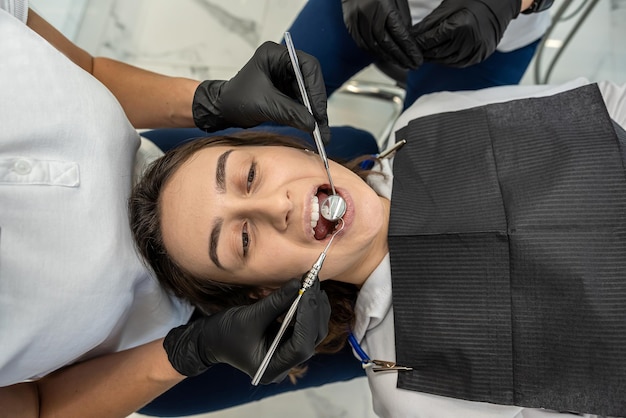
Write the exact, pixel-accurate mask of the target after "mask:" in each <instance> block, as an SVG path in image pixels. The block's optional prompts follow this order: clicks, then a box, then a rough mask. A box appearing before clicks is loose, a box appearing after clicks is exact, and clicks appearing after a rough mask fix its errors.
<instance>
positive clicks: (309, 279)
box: [252, 218, 344, 386]
mask: <svg viewBox="0 0 626 418" xmlns="http://www.w3.org/2000/svg"><path fill="white" fill-rule="evenodd" d="M339 221H340V222H341V226H340V227H339V228H337V229H336V230H335V232H334V233H333V235H332V236H331V237H330V240H329V241H328V244H326V247H324V251H322V253H321V254H320V256H319V257H318V258H317V260H316V261H315V263H313V267H311V270H309V272H308V273H307V274H306V275H305V276H304V279H303V280H302V286H301V287H300V290H299V291H298V296H297V297H296V299H295V300H294V301H293V303H292V304H291V306H290V307H289V310H288V311H287V314H286V315H285V319H283V323H282V324H281V325H280V328H279V330H278V333H277V334H276V337H274V341H272V345H270V348H269V349H268V350H267V353H266V354H265V357H263V361H262V362H261V365H260V366H259V369H258V370H257V372H256V373H255V375H254V377H253V378H252V385H253V386H257V385H258V384H259V382H260V381H261V378H262V377H263V373H265V370H266V369H267V366H269V364H270V360H272V356H273V355H274V352H275V351H276V348H277V347H278V343H279V342H280V339H281V338H282V336H283V334H284V333H285V330H286V329H287V327H288V326H289V323H290V322H291V319H292V318H293V316H294V315H295V313H296V309H297V308H298V304H299V303H300V299H302V295H303V294H304V292H306V291H307V289H308V288H310V287H311V286H313V283H315V280H317V278H318V275H319V273H320V270H321V269H322V265H323V264H324V260H325V259H326V254H327V253H328V249H329V248H330V244H332V242H333V240H334V239H335V236H337V234H338V233H340V232H341V231H342V230H343V227H344V223H343V219H341V218H339Z"/></svg>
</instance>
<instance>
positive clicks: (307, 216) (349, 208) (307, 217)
mask: <svg viewBox="0 0 626 418" xmlns="http://www.w3.org/2000/svg"><path fill="white" fill-rule="evenodd" d="M320 187H322V188H329V187H330V186H328V185H326V184H320V185H318V186H315V187H313V188H312V190H311V191H310V193H309V194H308V195H306V196H307V197H306V201H305V202H304V205H303V207H304V214H303V215H304V216H303V217H302V218H303V223H304V234H305V236H306V237H307V238H308V239H310V240H315V241H318V240H316V239H315V234H314V232H313V228H311V200H312V198H313V196H316V195H317V191H318V189H319V188H320ZM335 192H337V194H338V195H339V196H341V197H342V198H343V199H344V200H345V201H346V213H344V215H343V217H342V219H343V223H344V225H343V230H342V231H341V233H340V234H338V236H337V238H336V239H339V238H340V236H341V235H343V234H345V232H346V231H347V229H348V228H349V227H350V225H352V222H353V220H354V202H353V200H352V197H351V196H350V193H348V191H347V190H345V189H342V188H339V187H336V186H335ZM320 203H321V202H320ZM320 216H322V215H321V214H320ZM329 239H330V235H329V236H327V237H326V238H324V239H322V240H319V241H318V242H321V243H325V242H327V241H328V240H329Z"/></svg>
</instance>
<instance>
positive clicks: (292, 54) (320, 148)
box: [285, 32, 337, 194]
mask: <svg viewBox="0 0 626 418" xmlns="http://www.w3.org/2000/svg"><path fill="white" fill-rule="evenodd" d="M285 44H286V45H287V51H288V52H289V58H290V59H291V65H292V66H293V71H294V73H295V74H296V81H297V82H298V88H299V89H300V96H301V97H302V103H304V106H306V108H307V109H309V112H310V113H311V115H312V114H313V108H312V107H311V102H310V101H309V96H308V94H306V86H305V84H304V78H303V77H302V71H300V64H299V62H298V55H297V54H296V48H295V47H294V45H293V40H292V39H291V34H290V33H289V32H285ZM313 139H315V145H316V146H317V152H318V153H319V155H320V158H321V159H322V163H324V168H326V173H327V174H328V180H329V181H330V188H331V189H332V192H333V194H337V193H336V192H335V185H334V184H333V179H332V177H331V176H330V167H329V166H328V157H327V156H326V149H325V148H324V142H323V141H322V134H321V133H320V128H319V126H317V122H316V123H315V129H313Z"/></svg>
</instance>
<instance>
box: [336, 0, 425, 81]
mask: <svg viewBox="0 0 626 418" xmlns="http://www.w3.org/2000/svg"><path fill="white" fill-rule="evenodd" d="M341 6H342V9H343V21H344V23H345V24H346V28H348V32H350V35H351V36H352V39H354V41H355V42H356V44H357V45H358V46H359V47H360V48H362V49H365V50H367V51H370V52H371V53H372V54H374V55H375V56H376V57H378V58H379V59H381V60H383V61H389V62H392V63H394V64H396V65H399V66H401V67H403V68H413V69H414V68H417V67H419V66H420V65H422V61H423V60H422V53H421V51H420V49H419V48H418V46H417V43H416V41H415V40H414V38H413V37H412V36H411V33H410V32H409V29H410V27H411V12H410V10H409V5H408V2H407V0H342V1H341Z"/></svg>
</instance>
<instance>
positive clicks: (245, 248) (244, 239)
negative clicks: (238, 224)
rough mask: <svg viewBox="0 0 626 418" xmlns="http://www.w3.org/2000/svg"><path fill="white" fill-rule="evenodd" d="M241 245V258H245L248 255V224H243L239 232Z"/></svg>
mask: <svg viewBox="0 0 626 418" xmlns="http://www.w3.org/2000/svg"><path fill="white" fill-rule="evenodd" d="M241 244H242V247H243V256H244V257H246V256H247V255H248V247H249V246H250V235H249V234H248V224H247V223H245V224H243V229H242V230H241Z"/></svg>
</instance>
